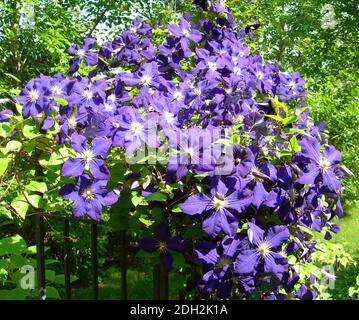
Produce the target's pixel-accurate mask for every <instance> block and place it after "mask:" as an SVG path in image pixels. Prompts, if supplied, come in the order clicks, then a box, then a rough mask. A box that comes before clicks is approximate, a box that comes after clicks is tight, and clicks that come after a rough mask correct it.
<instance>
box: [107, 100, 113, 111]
mask: <svg viewBox="0 0 359 320" xmlns="http://www.w3.org/2000/svg"><path fill="white" fill-rule="evenodd" d="M105 111H107V112H110V111H113V106H111V105H110V104H109V103H107V102H105Z"/></svg>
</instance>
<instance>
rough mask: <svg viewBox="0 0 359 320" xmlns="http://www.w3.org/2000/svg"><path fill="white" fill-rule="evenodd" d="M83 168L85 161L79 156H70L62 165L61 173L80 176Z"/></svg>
mask: <svg viewBox="0 0 359 320" xmlns="http://www.w3.org/2000/svg"><path fill="white" fill-rule="evenodd" d="M84 169H85V161H84V160H83V159H80V158H70V159H68V160H66V162H65V163H64V165H63V166H62V170H61V175H62V176H64V177H78V176H81V175H82V174H83V172H84Z"/></svg>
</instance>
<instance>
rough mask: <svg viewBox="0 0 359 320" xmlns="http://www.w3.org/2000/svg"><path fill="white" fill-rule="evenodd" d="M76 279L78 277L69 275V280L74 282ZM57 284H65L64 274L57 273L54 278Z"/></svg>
mask: <svg viewBox="0 0 359 320" xmlns="http://www.w3.org/2000/svg"><path fill="white" fill-rule="evenodd" d="M77 279H78V277H76V276H74V275H70V282H74V281H76V280H77ZM54 282H55V283H57V284H62V285H63V284H65V275H64V274H57V275H56V277H55V280H54Z"/></svg>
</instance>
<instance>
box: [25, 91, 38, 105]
mask: <svg viewBox="0 0 359 320" xmlns="http://www.w3.org/2000/svg"><path fill="white" fill-rule="evenodd" d="M27 95H28V97H29V100H30V101H31V102H34V101H36V100H37V99H39V96H40V94H39V91H38V90H36V89H34V90H30V91H29V92H28V94H27Z"/></svg>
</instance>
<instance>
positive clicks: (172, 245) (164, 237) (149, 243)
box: [137, 222, 186, 269]
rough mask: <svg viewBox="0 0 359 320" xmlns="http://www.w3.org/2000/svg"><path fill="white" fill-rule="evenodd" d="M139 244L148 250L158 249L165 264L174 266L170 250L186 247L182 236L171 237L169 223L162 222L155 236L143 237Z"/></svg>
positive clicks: (167, 266)
mask: <svg viewBox="0 0 359 320" xmlns="http://www.w3.org/2000/svg"><path fill="white" fill-rule="evenodd" d="M137 243H138V246H139V247H140V248H142V249H143V250H146V251H148V252H154V251H158V252H159V253H160V259H161V262H162V263H163V265H164V266H165V267H166V268H167V269H171V268H172V263H173V257H172V255H171V253H170V251H169V250H174V251H178V252H182V251H184V250H185V249H186V242H185V241H184V240H182V239H181V238H180V237H171V233H170V229H169V227H168V225H167V224H165V223H164V222H161V223H160V224H159V225H157V226H156V228H155V238H154V239H153V238H142V239H139V240H138V241H137Z"/></svg>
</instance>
